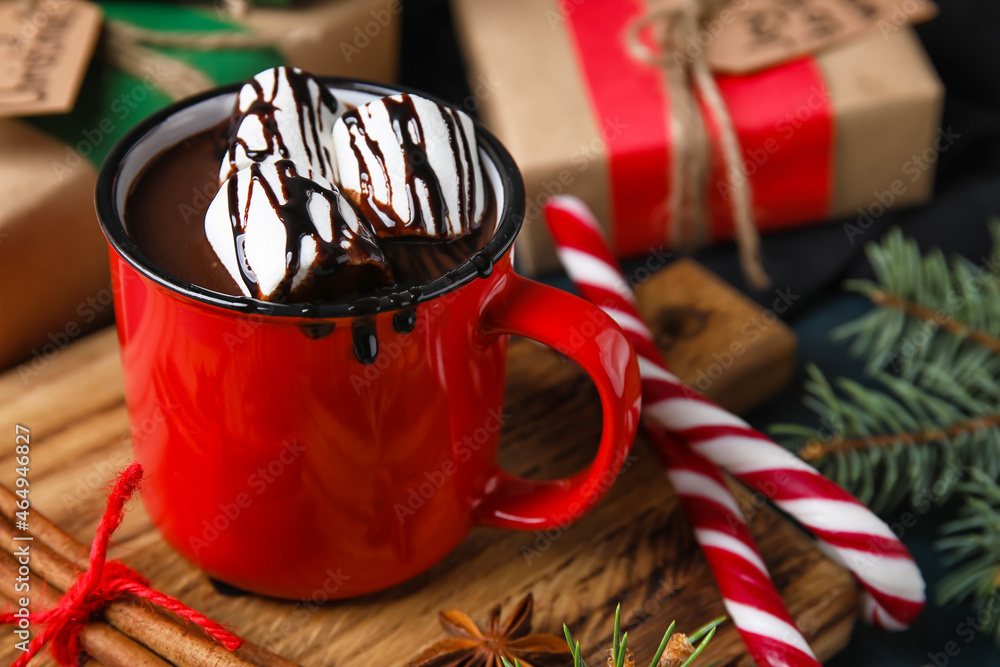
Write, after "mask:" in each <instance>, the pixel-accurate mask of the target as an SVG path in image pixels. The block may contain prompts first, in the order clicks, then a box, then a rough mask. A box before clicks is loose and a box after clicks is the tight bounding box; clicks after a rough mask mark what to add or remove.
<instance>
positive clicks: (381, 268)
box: [205, 160, 393, 301]
mask: <svg viewBox="0 0 1000 667" xmlns="http://www.w3.org/2000/svg"><path fill="white" fill-rule="evenodd" d="M205 233H206V236H207V237H208V241H209V243H210V244H211V246H212V249H213V250H214V251H215V253H216V255H218V257H219V260H220V262H221V263H222V265H223V266H224V267H225V269H226V270H227V271H228V272H229V274H230V275H231V276H232V277H233V280H234V281H235V282H236V284H237V285H238V286H239V288H240V290H241V291H242V292H243V294H244V295H246V296H249V297H253V298H257V299H263V300H266V301H309V300H318V299H330V298H334V297H337V296H341V297H342V296H343V295H344V294H345V292H349V291H351V290H354V289H358V288H359V287H360V286H367V287H371V286H376V287H377V286H385V285H391V284H392V282H393V276H392V271H391V269H390V267H389V265H388V263H387V262H386V259H385V257H384V255H383V254H382V250H381V249H380V248H379V246H378V242H377V240H376V239H375V235H374V233H373V232H372V231H371V229H370V228H369V227H368V226H367V225H366V224H364V221H363V220H361V218H360V217H359V215H358V212H357V211H356V210H355V209H354V207H353V205H352V204H351V203H350V201H348V200H347V199H345V198H344V197H343V196H342V195H341V194H340V192H339V191H338V190H337V188H336V186H335V185H333V183H331V182H330V181H328V180H326V179H325V178H323V177H321V176H316V175H315V174H313V176H312V177H311V178H306V177H305V176H304V175H302V174H301V173H300V170H299V167H298V165H297V164H296V163H294V162H292V161H291V160H277V161H271V160H265V161H261V162H257V163H253V164H251V165H250V166H249V167H247V168H245V169H241V170H239V171H237V172H236V173H234V174H233V175H231V176H229V177H228V178H227V179H226V181H225V182H224V183H223V184H222V187H221V188H220V189H219V192H218V193H217V194H216V196H215V198H214V199H213V200H212V203H211V205H210V206H209V208H208V212H207V214H206V216H205Z"/></svg>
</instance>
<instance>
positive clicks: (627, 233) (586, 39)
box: [452, 0, 947, 272]
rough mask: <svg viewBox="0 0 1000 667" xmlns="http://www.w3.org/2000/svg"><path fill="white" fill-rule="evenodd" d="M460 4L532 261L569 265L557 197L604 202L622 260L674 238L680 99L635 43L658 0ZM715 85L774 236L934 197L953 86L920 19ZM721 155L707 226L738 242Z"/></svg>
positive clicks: (471, 69)
mask: <svg viewBox="0 0 1000 667" xmlns="http://www.w3.org/2000/svg"><path fill="white" fill-rule="evenodd" d="M452 7H453V9H454V13H455V20H456V30H457V31H458V33H459V37H460V41H461V43H462V48H463V51H464V55H465V59H466V63H467V67H468V73H469V79H470V81H473V82H474V81H478V80H481V79H483V78H489V79H490V80H491V81H493V82H494V86H492V87H491V92H489V93H488V94H486V95H485V96H483V98H482V99H481V100H479V103H480V107H479V113H480V117H481V119H482V120H483V122H484V123H485V124H486V125H487V127H489V128H490V129H491V130H492V131H493V132H495V133H496V134H497V136H498V137H499V138H500V140H501V141H502V142H503V143H504V144H505V145H506V146H507V148H508V149H509V150H510V151H511V153H512V154H513V156H514V159H515V160H516V161H517V164H518V166H519V167H520V169H521V172H522V174H523V176H524V181H525V186H526V189H527V211H526V220H525V226H524V228H523V230H522V232H521V234H520V236H519V238H518V250H517V259H518V262H519V265H520V266H521V268H522V269H523V270H525V271H528V272H538V271H544V270H549V269H554V268H557V267H558V262H557V260H556V257H555V253H554V251H553V247H552V242H551V239H550V238H549V236H548V232H547V230H546V229H545V225H544V224H543V222H542V221H541V219H540V212H541V207H542V205H543V204H544V202H545V200H546V199H547V198H548V197H550V196H552V195H554V194H558V193H566V194H573V195H576V196H579V197H582V198H583V199H584V200H585V201H586V202H587V203H588V204H589V205H590V206H591V207H592V208H593V209H594V211H595V213H596V214H597V217H598V218H599V219H600V220H601V221H602V222H603V223H605V224H607V225H608V226H609V227H610V229H609V234H610V237H611V239H612V241H613V242H614V244H615V246H616V249H617V251H618V254H619V255H620V256H631V255H639V254H645V253H648V252H650V251H651V250H656V249H663V248H669V247H671V221H670V220H669V219H668V214H667V213H666V207H665V204H664V202H665V201H666V200H667V197H668V192H669V180H670V179H669V176H668V174H669V157H670V150H671V144H672V143H673V140H672V138H671V134H670V132H669V131H668V129H667V126H668V121H667V116H668V111H667V109H668V108H669V104H670V101H669V99H667V98H668V95H667V93H666V90H665V86H664V84H663V77H662V73H661V72H656V71H654V70H655V68H654V67H653V66H651V65H648V64H646V63H641V62H638V61H637V60H636V59H635V58H634V57H632V56H631V55H630V54H629V53H628V49H627V45H626V43H625V35H626V33H627V31H628V28H629V25H630V23H631V22H632V21H635V20H637V19H638V18H639V17H641V16H642V14H643V13H644V11H645V9H646V5H645V4H644V0H607V1H606V2H593V1H588V2H579V0H506V1H505V2H495V1H493V0H453V1H452ZM720 39H721V37H720ZM715 80H716V83H717V85H718V88H719V90H720V92H721V95H722V98H723V100H724V102H725V104H726V107H727V109H728V111H729V113H730V115H731V117H732V120H733V124H734V126H735V130H736V134H737V137H738V139H739V143H740V145H741V150H742V155H741V158H742V160H743V162H744V164H743V168H742V174H743V176H745V177H746V178H747V179H748V181H749V184H750V192H751V204H752V210H753V213H754V216H755V218H756V227H757V229H758V230H759V232H760V233H762V234H766V233H767V232H771V231H776V230H780V229H786V228H789V227H793V226H796V225H801V224H804V223H810V222H816V221H821V220H826V219H829V218H836V217H842V216H859V217H860V218H861V219H862V221H863V220H864V217H863V216H865V215H871V214H875V215H878V212H879V210H880V209H881V207H882V206H883V203H882V202H885V201H890V200H891V201H892V205H895V206H902V205H908V204H915V203H918V202H922V201H925V200H926V199H928V198H929V197H930V195H931V186H932V182H933V171H934V169H933V163H934V160H933V159H927V158H928V155H929V154H930V153H934V152H935V151H936V150H938V149H940V147H941V146H940V144H941V143H942V141H945V142H946V140H947V137H946V136H945V135H941V136H939V135H938V131H939V130H938V127H939V122H940V113H941V105H942V101H943V95H944V91H943V87H942V85H941V83H940V81H939V79H938V77H937V75H936V73H935V71H934V69H933V67H932V66H931V64H930V62H929V60H928V59H927V57H926V54H925V53H924V51H923V49H922V47H921V45H920V43H919V42H918V41H917V39H916V36H915V35H914V33H913V32H912V29H911V28H909V27H906V26H896V25H893V26H891V29H890V30H882V31H874V32H870V33H867V34H865V35H863V36H859V37H857V38H855V39H851V40H849V41H846V42H844V43H841V44H837V45H835V46H831V47H830V48H828V49H825V50H822V51H820V52H819V53H818V54H817V55H815V56H810V57H805V58H801V59H798V60H795V61H793V62H788V63H784V64H779V65H776V66H773V67H770V68H767V69H765V70H762V71H759V72H755V73H751V74H746V75H719V74H716V75H715ZM935 141H937V143H938V144H939V146H938V147H937V148H935ZM712 151H713V152H712V162H711V170H710V172H709V174H710V175H709V178H708V179H707V180H708V187H707V188H706V197H705V202H706V203H705V205H706V210H707V211H708V215H707V216H706V218H707V221H706V223H705V224H706V225H707V229H706V231H707V236H708V238H709V240H724V239H729V238H732V237H733V235H734V227H733V222H732V216H731V215H730V210H729V209H730V206H729V204H728V202H727V197H728V196H729V192H727V189H726V187H725V186H724V185H723V182H724V181H725V178H724V174H725V172H724V171H723V170H722V166H721V162H722V161H721V158H720V157H719V150H718V146H717V145H713V147H712ZM930 157H931V158H933V157H934V156H933V155H930Z"/></svg>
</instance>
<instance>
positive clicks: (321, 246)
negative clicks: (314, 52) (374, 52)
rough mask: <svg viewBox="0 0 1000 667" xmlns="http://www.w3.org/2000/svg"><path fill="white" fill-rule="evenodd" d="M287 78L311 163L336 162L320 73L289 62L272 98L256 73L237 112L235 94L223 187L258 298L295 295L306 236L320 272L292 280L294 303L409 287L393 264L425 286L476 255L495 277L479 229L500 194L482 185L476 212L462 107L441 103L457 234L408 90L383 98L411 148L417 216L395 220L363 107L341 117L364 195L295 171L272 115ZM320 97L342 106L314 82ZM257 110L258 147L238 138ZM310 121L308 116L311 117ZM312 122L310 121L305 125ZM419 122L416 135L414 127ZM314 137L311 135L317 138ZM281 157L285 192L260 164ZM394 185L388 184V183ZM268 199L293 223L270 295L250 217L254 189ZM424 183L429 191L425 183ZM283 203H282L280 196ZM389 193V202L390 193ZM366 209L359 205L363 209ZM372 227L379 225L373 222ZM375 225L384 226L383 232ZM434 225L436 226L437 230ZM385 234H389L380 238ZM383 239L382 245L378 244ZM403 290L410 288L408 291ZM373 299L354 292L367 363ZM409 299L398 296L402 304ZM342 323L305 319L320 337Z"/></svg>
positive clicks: (248, 281)
mask: <svg viewBox="0 0 1000 667" xmlns="http://www.w3.org/2000/svg"><path fill="white" fill-rule="evenodd" d="M282 80H284V81H285V82H286V83H287V84H288V86H289V88H290V89H291V91H292V96H293V98H294V100H295V105H296V110H297V112H298V119H299V132H300V133H301V137H302V144H303V146H304V147H305V150H306V154H307V157H308V158H309V161H310V165H311V166H312V167H313V168H314V169H315V168H318V170H319V174H320V175H321V176H323V177H325V178H326V179H328V180H332V177H333V173H334V169H333V160H332V157H331V155H330V152H329V150H328V149H327V148H326V147H325V146H324V145H323V144H322V142H321V141H320V132H324V131H329V130H328V129H326V128H323V127H322V114H321V113H320V111H319V110H318V109H317V108H315V107H314V106H313V104H312V96H311V93H310V90H309V82H310V81H315V79H313V78H312V77H311V76H310V75H308V74H305V73H303V72H299V71H295V70H293V69H291V68H279V71H276V72H275V77H274V84H273V87H272V89H271V90H270V97H269V98H268V97H267V96H266V95H265V91H264V89H263V86H262V85H261V83H260V82H259V81H257V80H256V79H251V80H250V81H249V82H248V84H247V85H250V86H252V87H253V89H254V91H255V93H256V99H255V100H254V101H253V102H252V103H251V104H250V106H249V107H248V108H247V109H246V111H243V112H240V110H239V102H237V113H236V114H234V117H233V119H232V120H231V122H230V125H229V131H228V136H229V142H228V150H227V153H226V155H227V159H228V162H229V165H230V176H229V178H228V182H227V183H226V187H227V188H228V193H227V194H228V197H229V216H230V221H231V224H232V230H233V241H234V243H235V248H236V254H237V260H238V264H239V268H240V274H241V277H242V279H243V282H244V284H245V285H246V287H247V289H248V290H249V292H250V294H251V295H253V296H254V297H255V298H258V299H265V300H268V301H272V302H283V301H288V300H291V297H292V296H293V295H292V282H293V280H294V278H295V276H296V275H297V274H298V271H299V268H300V265H301V257H300V253H301V247H302V240H303V238H305V237H307V236H309V237H312V238H313V239H314V240H315V242H316V245H317V257H316V260H315V265H314V268H313V270H312V271H311V272H310V273H309V275H308V276H307V277H306V278H305V279H304V280H303V281H302V282H301V283H300V284H299V285H297V286H296V288H295V293H294V300H295V301H323V300H340V299H343V298H344V296H345V295H350V294H354V295H357V294H376V293H379V292H381V291H383V290H384V289H388V288H392V289H400V288H406V287H407V284H405V281H404V282H397V280H396V277H395V276H394V272H393V268H392V267H396V268H397V269H398V272H399V273H402V274H404V275H407V276H409V277H410V279H411V280H415V281H416V282H417V283H418V284H419V283H422V282H425V281H427V280H431V279H433V277H436V276H441V275H443V276H444V277H445V278H447V277H448V275H449V273H450V272H452V271H454V270H455V269H456V268H457V267H458V266H460V265H461V264H462V263H464V262H465V261H466V260H468V259H469V258H470V257H471V260H472V261H473V263H474V264H475V266H476V269H477V271H478V273H479V275H480V276H481V277H486V276H489V275H490V273H491V271H492V269H493V264H492V260H491V258H489V257H487V256H485V255H484V254H483V253H480V252H477V249H478V248H480V247H481V245H482V242H483V240H484V239H483V238H482V237H483V236H484V235H488V234H489V233H492V228H490V229H486V228H485V227H484V228H481V222H482V220H484V219H492V218H493V217H495V208H494V207H495V202H494V201H493V198H492V196H491V191H490V189H489V188H486V189H485V190H484V195H485V196H486V206H485V211H484V214H483V215H482V216H481V217H480V218H478V219H477V218H476V217H475V201H476V188H477V187H480V186H479V184H477V183H476V182H475V179H474V178H473V177H472V173H473V171H472V165H473V160H474V159H478V156H474V155H473V149H472V142H471V140H470V138H469V137H468V136H467V135H466V133H465V129H464V127H463V125H462V123H461V120H460V117H459V115H458V114H459V112H458V111H457V110H454V109H450V108H445V107H440V113H441V116H442V118H443V120H444V122H445V125H446V127H447V128H448V136H449V142H450V146H451V149H452V152H453V154H454V155H455V156H456V161H455V169H456V172H457V181H458V184H459V210H458V211H456V212H454V214H455V215H457V216H458V219H459V221H460V223H461V227H462V233H461V234H460V235H459V236H457V237H455V235H454V234H452V232H451V228H450V227H449V224H448V216H449V213H450V212H449V210H448V204H447V200H446V198H445V193H444V191H443V188H442V185H441V183H440V180H439V178H438V175H437V174H436V173H435V171H434V170H433V169H432V168H431V166H430V164H429V163H428V159H427V150H426V144H425V141H424V136H425V135H424V129H423V124H422V123H421V119H420V114H418V113H417V110H416V107H415V106H414V103H413V101H412V99H411V98H410V96H409V95H402V96H399V97H398V98H397V99H393V98H385V99H383V100H382V102H383V103H384V104H385V105H386V108H387V110H388V111H389V114H390V119H391V123H392V126H393V129H394V132H395V134H396V137H397V138H398V140H399V144H400V147H401V148H402V151H403V154H404V155H405V156H406V190H407V192H406V196H407V198H408V200H409V204H410V206H409V208H410V219H409V220H398V219H397V217H396V214H395V211H394V210H393V209H392V207H391V206H390V205H389V203H388V202H387V203H385V204H380V203H378V202H376V201H375V200H374V198H373V194H372V188H371V187H370V184H371V174H370V173H369V172H368V171H367V169H368V168H369V167H370V165H368V164H367V163H366V162H365V161H364V159H363V157H362V153H361V150H360V148H359V147H358V146H357V145H356V143H355V142H356V141H357V140H358V139H359V138H360V137H364V140H365V141H366V143H367V146H368V148H369V149H370V150H371V151H372V154H373V155H375V156H376V159H377V160H378V167H379V168H380V169H382V171H383V173H382V176H383V178H385V182H386V183H387V184H390V183H391V182H390V181H389V179H388V174H387V173H385V160H384V156H382V154H381V152H380V151H379V150H378V144H377V143H375V142H374V141H372V140H371V139H370V138H368V136H367V135H366V133H365V128H364V122H363V121H362V120H361V118H360V116H359V115H358V114H357V112H356V111H350V112H348V113H346V114H345V115H344V116H343V119H344V122H345V123H346V124H347V126H348V130H349V135H350V137H351V146H352V149H353V151H354V154H355V156H356V158H357V160H358V164H359V169H360V170H361V184H362V197H361V199H360V200H356V201H354V202H353V205H352V202H351V201H349V200H346V199H342V197H341V196H340V193H339V192H336V188H334V190H330V189H327V188H325V187H323V186H322V185H320V184H318V183H316V182H315V181H313V180H311V179H310V178H308V177H307V175H303V174H300V173H298V169H299V168H298V167H297V166H296V164H295V163H294V162H293V161H292V160H290V159H289V157H290V154H289V150H288V147H287V145H286V143H285V140H284V137H283V136H282V133H281V130H280V128H279V127H278V123H277V120H276V118H275V112H276V111H277V108H276V107H275V106H274V104H273V103H272V102H269V101H267V100H268V99H270V100H274V99H275V98H276V96H277V93H278V87H279V85H280V83H281V81H282ZM317 87H318V89H319V95H320V104H322V105H323V106H325V107H327V108H328V109H329V110H330V111H331V113H333V114H336V112H337V110H338V107H339V102H338V101H337V99H336V98H335V97H334V96H333V94H332V93H331V92H330V91H329V89H328V88H327V87H326V86H325V85H322V84H319V82H317ZM250 115H255V116H257V117H258V119H259V121H260V123H261V127H262V128H263V133H264V137H265V141H266V144H267V146H266V149H263V150H253V151H251V150H250V148H249V146H248V145H247V143H246V141H245V140H243V139H240V138H239V137H237V131H238V129H239V127H240V125H241V124H242V123H243V121H244V120H245V119H246V118H247V117H248V116H250ZM306 119H308V123H307V122H306ZM307 124H308V126H309V127H308V128H307V127H306V125H307ZM411 130H412V135H411ZM310 140H311V141H310ZM238 147H242V148H243V150H244V151H245V152H246V154H247V156H248V157H249V158H250V159H251V160H253V161H254V164H251V165H250V167H249V169H250V177H251V179H252V181H253V184H252V186H251V188H250V189H249V193H250V196H248V197H247V201H246V202H240V200H239V188H238V185H237V176H236V151H237V148H238ZM311 147H316V149H317V150H319V149H322V151H323V152H322V155H316V156H314V155H313V148H311ZM275 155H279V156H280V159H278V160H276V161H274V163H273V164H274V168H275V169H276V172H277V180H278V183H279V185H280V196H279V193H278V192H276V191H275V190H274V189H273V188H272V184H271V183H270V182H269V181H268V179H267V178H265V176H264V174H263V173H262V171H261V169H262V165H261V163H262V162H264V161H266V160H267V159H268V158H273V157H274V156H275ZM459 156H461V158H462V159H464V165H465V166H466V168H465V169H462V168H461V164H460V162H459V160H458V157H459ZM390 187H391V185H390ZM258 188H259V189H260V191H261V192H262V193H263V194H264V196H266V197H267V198H268V202H269V204H270V206H271V208H272V209H273V210H274V211H275V214H276V215H277V216H278V219H279V220H280V221H281V223H282V225H283V226H284V227H285V230H286V245H285V274H284V277H283V278H282V280H281V282H280V283H279V285H278V287H277V288H276V289H275V290H274V292H272V293H271V294H270V295H264V294H262V293H261V290H260V286H259V284H258V280H257V275H256V273H255V272H254V270H253V267H252V266H251V265H250V263H249V262H248V260H247V257H246V245H245V242H246V224H245V221H246V218H247V215H248V211H249V206H250V197H252V196H253V195H254V194H255V193H256V190H257V189H258ZM424 189H425V190H424ZM311 197H323V198H325V199H326V200H327V202H328V203H329V205H330V210H331V211H332V214H333V219H332V220H331V223H332V227H333V240H332V241H330V242H327V241H324V240H323V239H322V238H321V237H320V235H319V234H318V233H317V230H316V227H315V225H314V224H313V222H312V220H311V218H310V216H309V212H308V203H309V199H310V198H311ZM421 199H424V200H425V201H426V203H427V208H428V209H429V210H430V217H429V219H425V216H424V209H423V207H422V206H421V205H420V204H421ZM282 201H284V203H281V202H282ZM340 201H344V202H345V203H346V204H347V205H349V206H351V207H352V208H353V209H355V213H357V214H358V218H359V221H360V224H359V225H358V231H354V230H353V229H352V228H351V227H350V226H349V225H348V223H347V221H346V220H345V219H344V218H343V216H342V214H341V212H340V207H339V204H340ZM389 201H392V197H391V192H390V197H389ZM357 208H360V209H361V211H360V212H359V211H357ZM386 220H396V222H397V224H395V225H394V226H389V225H385V221H386ZM373 227H374V228H373ZM376 229H377V230H378V231H377V232H376ZM431 230H432V231H431ZM379 237H388V238H379ZM380 241H381V242H382V245H380ZM408 291H409V292H410V293H411V296H412V298H414V299H415V298H417V297H418V296H419V293H420V288H419V287H416V286H409V288H408ZM402 294H403V295H405V294H406V292H403V293H402ZM365 301H366V297H361V298H354V299H353V300H352V310H357V311H358V313H359V315H358V316H356V317H355V319H354V321H353V322H352V325H351V333H352V344H353V345H352V346H353V351H354V355H355V357H356V358H357V360H358V361H359V362H360V363H362V364H365V365H370V364H373V363H375V361H376V359H377V358H378V353H379V342H378V336H377V332H376V327H375V320H374V317H372V316H370V315H361V313H363V312H365V306H364V304H365ZM405 302H406V299H405V296H404V298H401V302H400V305H403V304H404V303H405ZM416 323H417V311H416V309H414V308H405V309H403V310H399V311H397V312H396V313H395V314H394V315H393V318H392V324H393V328H394V329H395V330H396V331H397V332H399V333H400V334H409V333H411V332H413V331H414V329H415V328H416ZM334 328H335V324H334V323H326V322H319V323H315V324H304V325H301V329H302V331H303V333H304V334H305V335H306V336H308V337H309V338H312V339H320V338H324V337H325V336H327V335H329V334H330V333H332V332H333V330H334Z"/></svg>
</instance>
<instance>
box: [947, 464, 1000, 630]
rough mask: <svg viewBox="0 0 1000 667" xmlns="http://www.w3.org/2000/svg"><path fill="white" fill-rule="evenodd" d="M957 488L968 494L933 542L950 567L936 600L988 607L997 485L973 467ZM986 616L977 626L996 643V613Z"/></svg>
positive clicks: (997, 581)
mask: <svg viewBox="0 0 1000 667" xmlns="http://www.w3.org/2000/svg"><path fill="white" fill-rule="evenodd" d="M960 488H961V490H962V491H963V492H964V493H967V494H968V496H967V498H966V501H965V505H964V506H963V507H962V509H960V510H959V512H958V516H957V518H955V519H953V520H952V521H949V522H948V523H946V524H945V525H944V526H942V527H941V532H942V534H943V535H945V537H944V538H942V539H940V540H938V542H937V543H936V544H935V547H936V548H937V549H939V550H940V551H942V552H943V553H944V556H943V561H944V563H945V565H946V566H948V567H949V568H950V569H951V572H950V573H949V574H948V575H947V576H946V577H945V578H944V579H943V580H942V581H941V584H940V587H939V589H938V601H939V602H940V603H941V604H945V603H948V602H956V601H964V600H971V601H972V602H973V604H975V605H976V606H977V607H979V608H980V609H988V610H991V611H992V610H993V609H994V607H995V604H994V603H995V602H996V601H997V600H998V598H1000V486H998V485H997V483H996V482H995V481H994V480H993V479H992V478H991V477H990V476H989V475H986V474H985V473H983V472H981V471H979V470H973V471H972V472H971V475H970V480H969V481H968V482H966V483H963V484H962V485H961V487H960ZM980 616H981V615H977V620H978V619H979V617H980ZM987 618H988V620H987V622H986V623H985V624H984V627H982V628H981V629H983V630H987V631H989V632H990V633H991V634H992V635H993V639H994V641H995V642H997V643H1000V615H998V614H995V613H991V614H989V615H988V616H987ZM979 622H980V623H982V621H981V620H979Z"/></svg>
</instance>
